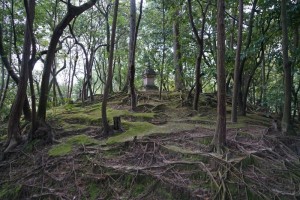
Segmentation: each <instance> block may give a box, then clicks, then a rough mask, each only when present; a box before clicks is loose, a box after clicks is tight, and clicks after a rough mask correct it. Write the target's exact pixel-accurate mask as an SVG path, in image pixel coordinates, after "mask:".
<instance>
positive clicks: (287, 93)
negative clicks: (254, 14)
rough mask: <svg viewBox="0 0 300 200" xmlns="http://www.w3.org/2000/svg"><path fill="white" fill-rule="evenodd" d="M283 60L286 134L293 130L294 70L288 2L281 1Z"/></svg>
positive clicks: (283, 127)
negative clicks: (288, 20)
mask: <svg viewBox="0 0 300 200" xmlns="http://www.w3.org/2000/svg"><path fill="white" fill-rule="evenodd" d="M281 28H282V58H283V68H284V107H283V116H282V121H281V128H282V132H283V133H284V134H287V133H288V132H289V131H290V129H291V99H292V95H291V94H292V91H291V90H292V70H291V62H290V61H289V55H288V51H289V47H288V43H289V41H288V27H287V10H286V0H281Z"/></svg>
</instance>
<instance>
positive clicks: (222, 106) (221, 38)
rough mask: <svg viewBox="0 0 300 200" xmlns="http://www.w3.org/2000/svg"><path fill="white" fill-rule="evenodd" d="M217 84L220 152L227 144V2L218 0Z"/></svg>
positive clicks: (216, 134)
mask: <svg viewBox="0 0 300 200" xmlns="http://www.w3.org/2000/svg"><path fill="white" fill-rule="evenodd" d="M217 8H218V16H217V19H218V21H217V41H218V50H217V76H218V78H217V85H218V94H217V96H218V108H217V127H216V132H215V136H214V140H213V142H214V146H215V148H216V150H217V152H218V153H221V152H222V149H223V148H224V146H225V145H226V88H225V83H226V76H225V22H224V18H225V2H224V0H218V4H217Z"/></svg>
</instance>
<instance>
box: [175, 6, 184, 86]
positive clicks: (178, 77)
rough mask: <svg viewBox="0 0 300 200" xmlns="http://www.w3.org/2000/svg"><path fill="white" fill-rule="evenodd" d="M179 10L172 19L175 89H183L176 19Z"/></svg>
mask: <svg viewBox="0 0 300 200" xmlns="http://www.w3.org/2000/svg"><path fill="white" fill-rule="evenodd" d="M178 15H179V10H177V11H176V12H175V16H174V21H173V51H174V66H175V90H176V91H180V90H183V89H184V83H183V72H182V60H181V46H180V41H179V38H180V32H179V21H178V19H177V17H178Z"/></svg>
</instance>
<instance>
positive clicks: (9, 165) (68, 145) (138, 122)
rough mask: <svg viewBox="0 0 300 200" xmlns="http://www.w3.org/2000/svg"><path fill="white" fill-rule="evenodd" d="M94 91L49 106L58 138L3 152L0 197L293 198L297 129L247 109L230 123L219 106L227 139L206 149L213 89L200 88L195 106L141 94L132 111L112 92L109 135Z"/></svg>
mask: <svg viewBox="0 0 300 200" xmlns="http://www.w3.org/2000/svg"><path fill="white" fill-rule="evenodd" d="M97 98H98V102H96V103H94V104H88V103H87V104H86V105H82V104H79V103H75V104H68V105H65V106H61V107H54V108H51V109H49V111H48V113H47V115H48V116H47V118H48V119H49V123H50V124H51V126H52V128H53V132H54V133H55V139H56V140H57V141H58V142H57V144H53V145H43V144H41V143H40V141H34V142H31V143H27V144H23V145H20V146H19V147H18V148H17V149H15V151H14V152H10V153H9V154H7V155H6V156H5V159H4V160H3V161H0V177H1V178H0V199H92V200H93V199H136V200H137V199H140V200H144V199H148V200H150V199H153V200H154V199H164V200H168V199H170V200H171V199H178V200H179V199H180V200H184V199H186V200H188V199H299V198H300V161H299V158H300V137H297V136H283V135H282V134H281V133H280V132H279V131H275V130H273V129H272V128H271V121H272V119H271V118H269V117H267V116H265V114H263V113H259V112H254V111H253V112H248V113H247V116H245V117H240V118H239V121H238V123H235V124H232V123H230V109H231V108H230V106H229V105H228V106H227V114H228V116H227V121H228V123H227V147H226V150H225V151H224V154H223V155H219V154H216V153H213V152H212V151H211V147H210V143H211V140H212V138H213V135H214V130H215V123H216V97H215V96H214V95H213V94H201V98H200V103H199V105H200V107H199V111H198V112H196V111H193V110H192V109H191V108H190V107H188V106H186V105H183V104H186V102H182V101H181V99H182V98H183V97H182V94H181V93H170V94H166V93H165V94H163V99H162V100H159V98H158V94H157V93H155V92H154V93H145V92H140V93H139V97H138V99H139V105H138V112H131V111H129V108H130V107H129V105H128V97H127V96H126V95H124V94H115V95H113V96H112V97H111V98H110V100H109V102H110V103H109V109H108V117H109V119H110V122H112V117H114V116H121V120H122V127H123V129H124V132H122V133H115V134H114V135H112V136H110V137H108V138H105V137H103V136H102V135H101V127H100V126H101V103H100V101H99V100H100V99H101V97H97ZM295 126H296V125H295ZM5 128H6V125H5V124H3V125H2V126H1V131H2V132H1V133H2V134H0V148H1V149H2V146H3V144H4V142H5V139H6V136H5ZM295 130H299V129H297V128H295ZM24 132H25V131H24ZM298 135H299V131H298Z"/></svg>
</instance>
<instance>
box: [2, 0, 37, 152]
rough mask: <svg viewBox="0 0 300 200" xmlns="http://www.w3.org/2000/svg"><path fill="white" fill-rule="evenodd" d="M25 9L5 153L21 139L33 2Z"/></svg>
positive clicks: (27, 3)
mask: <svg viewBox="0 0 300 200" xmlns="http://www.w3.org/2000/svg"><path fill="white" fill-rule="evenodd" d="M24 3H25V8H26V15H27V18H26V23H25V33H24V43H23V57H22V62H21V72H20V79H19V84H18V89H17V94H16V97H15V100H14V102H13V105H12V108H11V112H10V116H9V121H8V130H7V132H8V141H7V144H6V146H5V147H6V149H5V152H7V151H10V150H11V149H12V148H14V147H15V146H16V145H18V144H19V143H20V142H21V140H22V138H21V133H20V118H21V114H22V108H23V105H24V101H25V98H26V89H27V81H28V75H29V68H28V63H29V59H30V54H31V42H32V41H31V37H32V35H31V32H32V31H31V29H32V27H33V20H34V13H35V0H29V1H24Z"/></svg>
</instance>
